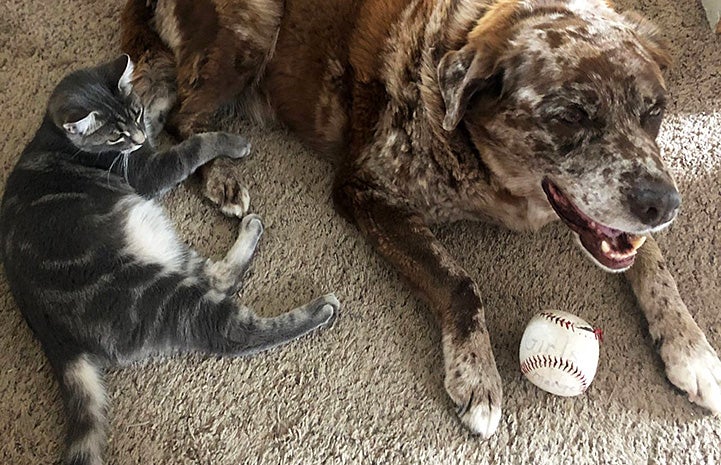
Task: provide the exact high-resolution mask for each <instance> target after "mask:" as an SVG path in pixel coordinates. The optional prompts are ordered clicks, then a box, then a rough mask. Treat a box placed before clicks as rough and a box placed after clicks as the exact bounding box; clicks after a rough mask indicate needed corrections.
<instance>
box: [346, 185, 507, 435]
mask: <svg viewBox="0 0 721 465" xmlns="http://www.w3.org/2000/svg"><path fill="white" fill-rule="evenodd" d="M335 200H336V202H337V205H338V206H339V208H340V209H341V210H342V211H343V212H344V213H346V214H347V215H348V216H349V217H350V218H351V220H352V221H354V222H355V223H356V225H357V226H358V227H359V229H360V230H361V232H362V233H363V234H364V235H365V236H366V238H367V239H368V240H369V241H370V243H371V244H372V245H373V246H374V247H375V248H376V250H377V251H378V252H379V253H380V254H381V255H382V256H383V257H384V258H385V259H386V260H387V261H389V262H390V263H391V264H393V265H394V266H395V267H396V268H397V269H398V270H399V271H400V273H401V274H402V275H403V276H404V277H405V278H406V279H407V280H408V281H410V283H411V285H412V286H413V287H414V288H415V289H416V290H417V291H419V292H420V294H422V295H423V296H424V297H426V299H427V301H428V302H429V303H430V306H431V307H432V309H433V310H434V311H435V312H436V314H437V316H438V320H439V322H440V325H441V332H442V338H443V339H442V343H443V355H444V361H445V387H446V391H447V392H448V395H449V396H450V397H451V399H452V400H453V402H454V403H455V405H456V407H457V413H458V415H459V417H460V419H461V421H462V422H463V423H464V424H465V425H466V426H467V427H468V428H469V429H470V430H471V431H473V432H474V433H477V434H480V435H481V436H483V437H484V438H487V437H489V436H490V435H491V434H493V433H494V432H495V430H496V428H497V427H498V422H499V420H500V417H501V397H502V389H501V379H500V376H499V375H498V370H497V369H496V364H495V360H494V357H493V351H492V349H491V344H490V340H489V337H488V330H487V328H486V323H485V316H484V311H483V306H482V304H481V299H480V296H479V291H478V287H477V286H476V284H475V283H474V282H473V280H472V279H471V278H470V277H469V276H468V274H467V273H466V272H465V271H464V270H463V269H462V268H461V267H460V266H459V265H458V264H456V262H455V261H454V260H453V258H452V257H451V256H450V254H449V253H448V251H447V250H446V249H445V248H444V247H443V246H442V245H441V244H440V243H439V241H438V240H437V239H436V238H435V236H434V235H433V233H432V232H431V231H430V229H429V228H428V226H427V225H426V223H425V222H424V221H423V220H422V219H421V217H420V216H419V215H417V214H415V213H414V212H413V211H412V210H411V209H410V208H409V207H407V206H404V205H398V204H397V203H394V202H393V201H392V200H391V198H390V197H389V196H387V195H384V194H383V193H381V192H379V191H377V190H374V189H372V188H369V187H366V186H362V185H360V184H358V185H355V186H354V185H353V184H352V183H350V184H344V185H342V186H338V187H337V188H336V192H335Z"/></svg>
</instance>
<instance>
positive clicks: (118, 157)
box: [107, 153, 127, 185]
mask: <svg viewBox="0 0 721 465" xmlns="http://www.w3.org/2000/svg"><path fill="white" fill-rule="evenodd" d="M122 156H123V154H122V153H120V154H119V155H118V156H117V157H115V158H114V159H113V162H112V163H111V164H110V167H109V168H108V176H107V184H108V185H110V174H111V173H112V172H113V166H115V164H116V163H117V162H118V160H119V159H120V157H122ZM126 179H127V176H126Z"/></svg>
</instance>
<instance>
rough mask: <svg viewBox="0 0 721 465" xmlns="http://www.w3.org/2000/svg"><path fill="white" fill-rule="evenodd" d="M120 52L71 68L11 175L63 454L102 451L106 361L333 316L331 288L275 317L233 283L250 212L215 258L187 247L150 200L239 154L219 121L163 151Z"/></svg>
mask: <svg viewBox="0 0 721 465" xmlns="http://www.w3.org/2000/svg"><path fill="white" fill-rule="evenodd" d="M132 72H133V64H132V62H131V61H130V59H129V57H127V56H122V57H120V58H118V59H117V60H115V61H113V62H110V63H107V64H104V65H102V66H98V67H96V68H89V69H83V70H80V71H76V72H74V73H71V74H70V75H68V76H67V77H65V78H64V79H63V80H62V81H61V82H60V83H59V85H58V86H57V88H56V89H55V91H54V92H53V94H52V96H51V98H50V102H49V104H48V109H47V112H46V114H45V117H44V119H43V122H42V125H41V126H40V128H39V130H38V131H37V133H36V135H35V137H34V138H33V139H32V141H31V142H30V144H29V145H28V146H27V148H26V149H25V151H24V152H23V154H22V156H21V157H20V160H19V162H18V163H17V165H16V167H15V168H14V170H13V172H12V173H11V174H10V177H9V179H8V181H7V186H6V190H5V194H4V197H3V201H2V206H1V207H0V258H1V259H2V260H3V262H4V266H5V273H6V275H7V279H8V282H9V283H10V288H11V291H12V293H13V295H14V298H15V301H16V302H17V305H18V307H19V308H20V310H21V311H22V313H23V315H24V317H25V319H26V321H27V322H28V324H29V326H30V327H31V328H32V330H33V332H34V333H35V335H36V337H37V338H38V339H39V340H40V342H41V344H42V346H43V349H44V351H45V353H46V355H47V357H48V359H49V361H50V363H51V365H52V367H53V369H54V372H55V374H56V376H57V379H58V381H59V383H60V387H61V391H62V394H63V399H64V402H65V409H66V413H67V424H68V429H67V450H66V453H65V459H64V460H65V463H66V464H73V465H80V464H83V465H97V464H100V463H102V459H101V452H102V449H103V448H104V445H105V422H106V420H105V408H106V406H105V404H106V395H105V390H104V388H103V381H102V373H101V372H102V369H103V368H104V367H108V366H114V365H123V364H126V363H128V362H131V361H134V360H138V359H142V358H145V357H147V356H149V355H154V354H178V353H183V352H190V351H196V352H201V353H206V354H218V355H233V356H238V355H247V354H252V353H255V352H259V351H261V350H265V349H268V348H271V347H273V346H277V345H279V344H282V343H285V342H288V341H290V340H292V339H294V338H297V337H298V336H300V335H302V334H304V333H307V332H309V331H311V330H312V329H314V328H317V327H319V326H321V325H324V324H326V323H328V321H329V320H330V319H331V317H332V316H333V314H334V313H335V311H336V310H337V309H338V307H339V304H338V301H337V300H336V299H335V297H334V296H333V295H332V294H329V295H326V296H324V297H321V298H319V299H317V300H315V301H313V302H311V303H309V304H307V305H304V306H302V307H299V308H296V309H295V310H292V311H290V312H289V313H286V314H284V315H281V316H278V317H276V318H260V317H258V316H256V315H254V314H253V313H252V312H251V311H250V310H249V309H247V308H244V307H241V306H238V304H237V303H236V302H235V300H234V293H235V291H236V290H237V288H238V286H239V285H240V280H241V277H242V275H243V272H244V271H245V269H246V267H247V266H248V263H249V261H250V259H251V256H252V254H253V250H254V249H255V246H256V244H257V242H258V239H259V237H260V235H261V233H262V230H263V227H262V224H261V222H260V219H259V218H258V217H257V216H255V215H249V216H246V217H245V218H244V219H243V221H242V224H241V230H240V234H239V236H238V239H237V241H236V242H235V244H234V245H233V246H232V248H231V249H230V251H229V252H228V254H227V255H226V257H225V258H224V259H223V260H221V261H219V262H212V261H210V260H207V259H203V258H201V257H200V256H199V255H198V254H197V253H196V252H195V251H193V250H191V249H190V248H189V247H187V246H186V245H184V244H183V243H182V242H181V241H180V240H179V239H178V237H177V236H176V233H175V231H174V229H173V227H172V225H171V223H170V221H169V220H168V219H167V218H166V216H165V214H164V212H163V210H162V209H161V207H160V206H159V205H158V204H157V203H156V202H155V201H154V200H153V198H155V197H157V196H158V195H159V194H161V193H163V192H164V191H167V190H168V189H170V188H172V187H173V186H175V185H176V184H178V183H179V182H181V181H183V180H184V179H185V178H187V177H188V176H189V175H190V174H191V173H192V172H193V171H195V170H196V168H198V167H199V166H200V165H202V164H204V163H206V162H208V161H210V160H212V159H213V158H215V157H216V156H217V154H223V155H227V156H230V157H232V158H240V157H243V156H245V155H246V154H247V153H248V151H249V146H248V143H247V142H246V140H245V139H244V138H242V137H241V136H238V135H233V134H227V133H221V132H216V133H205V134H198V135H196V136H193V137H191V138H189V139H188V140H186V141H184V142H182V143H181V144H179V145H176V146H174V147H172V148H170V149H169V150H167V151H164V152H156V151H155V150H154V149H153V147H152V146H151V145H150V144H149V143H148V140H147V137H146V129H145V125H144V124H143V120H148V121H153V120H156V119H157V118H158V117H160V116H162V115H144V111H143V108H142V106H141V105H140V103H139V102H138V99H137V97H136V96H135V94H134V92H133V90H132V85H131V76H132Z"/></svg>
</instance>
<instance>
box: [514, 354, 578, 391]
mask: <svg viewBox="0 0 721 465" xmlns="http://www.w3.org/2000/svg"><path fill="white" fill-rule="evenodd" d="M539 368H556V369H558V370H561V371H563V372H566V373H568V374H569V375H571V376H573V377H574V378H576V379H578V381H579V382H580V383H581V392H584V391H585V390H586V389H588V381H587V380H586V376H585V375H584V374H583V372H582V371H581V370H579V369H578V367H577V366H576V365H575V364H574V363H573V361H571V360H568V359H562V358H559V357H550V356H546V355H532V356H530V357H528V358H526V359H525V360H523V362H521V373H523V374H524V375H525V374H528V373H530V372H532V371H535V370H537V369H539Z"/></svg>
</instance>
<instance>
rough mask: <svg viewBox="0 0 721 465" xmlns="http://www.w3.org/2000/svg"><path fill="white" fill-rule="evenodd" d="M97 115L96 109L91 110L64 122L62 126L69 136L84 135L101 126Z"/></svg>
mask: <svg viewBox="0 0 721 465" xmlns="http://www.w3.org/2000/svg"><path fill="white" fill-rule="evenodd" d="M98 115H99V113H98V112H97V111H91V112H90V113H88V114H87V116H85V117H84V118H81V119H79V120H77V121H69V122H66V123H64V124H63V128H64V129H65V131H66V132H67V133H68V134H69V135H71V136H86V135H88V134H91V133H93V132H95V130H96V129H98V128H99V127H100V126H101V123H100V121H98V118H97V116H98Z"/></svg>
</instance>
